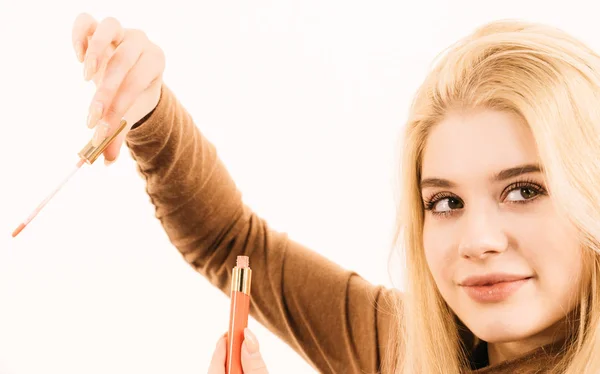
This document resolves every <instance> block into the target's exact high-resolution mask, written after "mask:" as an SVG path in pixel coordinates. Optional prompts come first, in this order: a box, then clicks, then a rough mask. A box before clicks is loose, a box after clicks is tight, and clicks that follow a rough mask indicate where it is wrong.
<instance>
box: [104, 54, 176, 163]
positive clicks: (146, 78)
mask: <svg viewBox="0 0 600 374" xmlns="http://www.w3.org/2000/svg"><path fill="white" fill-rule="evenodd" d="M157 49H158V48H157ZM163 64H164V59H162V51H160V49H158V51H157V52H144V53H142V55H141V56H140V59H139V60H138V62H137V64H135V66H134V67H133V68H132V69H131V70H130V71H129V74H128V75H127V77H126V78H125V80H124V81H123V83H121V86H120V87H119V90H118V92H117V94H116V96H115V98H114V99H113V101H112V103H111V106H110V107H108V109H107V110H106V112H105V114H104V116H103V118H102V119H101V120H100V121H99V123H100V124H101V123H103V122H104V123H107V124H108V125H109V128H110V129H111V130H113V131H114V129H116V127H117V126H118V125H119V123H120V121H121V118H123V117H125V119H126V120H128V122H129V123H128V128H127V130H129V129H130V128H131V126H133V125H134V123H133V122H132V120H129V119H127V116H126V114H127V113H128V111H129V109H130V108H131V106H132V105H133V103H135V102H136V100H138V99H140V100H143V99H141V96H142V94H143V93H144V91H145V90H146V89H147V88H148V87H152V85H153V84H158V82H159V78H160V76H161V72H162V69H163ZM155 91H156V92H158V94H160V90H155ZM155 99H156V98H152V100H151V99H150V98H146V100H148V101H156V100H155ZM144 109H148V108H144ZM144 114H145V113H143V114H142V115H140V113H132V116H133V117H134V118H141V117H142V116H143V115H144ZM99 129H100V130H99ZM96 131H100V132H101V133H100V134H98V140H99V141H102V140H103V139H104V138H105V137H106V136H107V133H102V128H101V127H99V128H97V129H96ZM126 133H127V131H123V132H122V133H121V134H119V136H117V138H116V139H115V140H114V141H113V142H111V143H110V144H109V145H108V147H107V148H106V150H105V151H104V157H105V159H106V160H108V161H114V160H116V159H117V157H118V156H119V153H120V150H121V145H122V144H123V140H124V139H125V136H126Z"/></svg>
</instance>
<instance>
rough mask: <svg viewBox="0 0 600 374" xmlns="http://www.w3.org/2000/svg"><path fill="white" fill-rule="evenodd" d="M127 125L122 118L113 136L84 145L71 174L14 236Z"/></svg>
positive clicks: (22, 224) (17, 229) (23, 223)
mask: <svg viewBox="0 0 600 374" xmlns="http://www.w3.org/2000/svg"><path fill="white" fill-rule="evenodd" d="M126 126H127V121H126V120H125V119H122V120H121V123H120V124H119V127H118V128H117V129H116V131H114V133H113V134H112V135H111V136H108V137H106V138H105V139H104V140H103V141H102V143H100V144H99V145H98V146H96V147H95V146H94V145H93V144H92V141H91V140H90V141H89V142H88V144H86V145H85V147H83V148H82V149H81V151H79V153H78V154H77V155H78V156H79V161H78V162H77V164H76V165H75V168H74V169H73V170H72V171H71V172H70V173H69V175H67V177H66V178H65V179H63V181H62V182H61V183H60V184H59V185H58V186H57V187H56V188H55V189H54V190H53V191H52V192H51V193H50V194H49V195H48V196H47V197H46V198H45V199H44V200H43V201H42V202H41V203H40V204H39V205H38V206H37V207H36V208H35V210H34V211H33V212H32V213H31V215H29V217H27V219H25V220H24V221H23V222H21V224H19V226H18V227H17V228H16V229H15V231H13V233H12V237H13V238H14V237H16V236H17V235H19V233H20V232H21V231H23V229H24V228H25V227H27V225H29V223H30V222H31V221H32V220H33V219H34V218H35V217H36V216H37V215H38V214H39V212H40V211H41V210H42V208H44V206H46V204H48V202H49V201H50V200H52V198H53V197H54V195H56V194H57V193H58V191H60V190H61V188H62V187H63V186H64V185H65V184H67V182H68V181H69V180H70V179H71V177H72V176H73V175H75V173H76V172H77V170H79V169H80V168H81V166H83V165H84V164H89V165H92V164H93V163H94V161H96V159H97V158H98V157H99V156H100V155H101V154H102V153H103V152H104V150H105V149H106V147H108V145H109V144H110V143H111V142H112V141H113V140H114V139H115V137H116V136H117V135H119V134H120V133H121V131H123V129H125V127H126Z"/></svg>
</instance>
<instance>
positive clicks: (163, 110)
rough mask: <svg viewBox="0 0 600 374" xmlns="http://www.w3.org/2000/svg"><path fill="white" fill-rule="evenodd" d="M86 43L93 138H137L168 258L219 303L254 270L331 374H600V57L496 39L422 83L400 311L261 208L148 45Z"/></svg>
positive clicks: (106, 24)
mask: <svg viewBox="0 0 600 374" xmlns="http://www.w3.org/2000/svg"><path fill="white" fill-rule="evenodd" d="M73 45H74V48H75V51H76V53H77V55H78V57H79V60H80V61H81V62H82V63H83V65H84V67H85V74H86V78H87V79H93V80H94V81H95V82H96V84H97V93H96V95H95V97H94V98H93V100H92V103H91V105H90V117H89V126H90V127H91V128H95V129H96V130H95V136H96V138H97V139H101V138H103V137H104V136H106V134H107V133H108V132H109V131H111V130H112V129H114V127H115V125H116V124H118V122H119V119H120V118H121V117H125V118H126V119H127V120H128V121H129V122H130V123H131V124H132V125H133V127H132V129H131V130H130V131H128V132H127V133H126V135H124V136H122V137H121V138H119V139H118V140H117V141H116V142H115V143H114V144H113V145H112V146H111V147H110V148H109V149H107V150H106V152H105V154H104V156H105V159H106V160H107V161H108V162H111V161H114V160H115V159H116V158H117V156H118V153H119V149H120V147H121V144H122V143H123V141H125V142H126V144H127V146H128V148H129V149H130V151H131V154H132V155H133V157H134V159H135V160H136V161H137V165H138V167H139V171H140V173H141V175H142V176H143V177H144V178H145V180H146V182H147V192H148V194H149V196H150V199H151V201H152V203H153V204H154V205H155V207H156V216H157V218H158V219H159V220H160V221H161V223H162V225H163V227H164V229H165V230H166V232H167V234H168V235H169V237H170V240H171V241H172V243H173V244H174V246H175V247H177V249H178V250H179V251H180V252H181V253H182V255H183V257H184V258H185V260H187V261H188V262H189V264H191V265H192V266H193V267H194V268H195V269H197V271H198V272H200V273H201V274H202V275H204V276H205V277H206V278H207V279H208V280H210V281H211V282H212V283H213V284H214V285H215V286H216V287H218V288H220V289H221V290H223V291H224V292H227V290H228V287H229V282H230V276H231V264H232V263H234V262H235V258H236V256H237V255H240V254H244V255H248V256H250V263H251V264H252V267H253V269H254V270H255V274H256V275H255V278H254V279H253V284H256V287H254V288H253V303H252V307H251V313H252V315H253V316H254V317H255V318H256V319H257V320H258V321H260V322H261V323H262V324H264V325H265V326H266V327H268V328H269V329H270V330H271V331H272V332H273V333H275V334H276V335H277V336H279V337H280V338H282V339H283V340H284V341H285V342H287V344H289V345H290V346H291V347H292V348H293V349H295V350H296V351H297V352H298V353H299V354H300V355H302V356H303V357H304V358H305V359H306V360H307V361H308V362H310V363H311V364H312V365H313V366H314V367H315V368H316V369H317V370H319V371H320V372H323V373H377V372H381V373H399V374H414V373H425V374H430V373H444V374H454V373H465V372H476V373H488V374H491V373H495V374H498V373H540V372H552V373H568V374H581V373H598V372H600V346H599V342H600V336H599V332H598V328H599V320H598V315H599V314H600V306H599V305H598V304H599V303H600V294H599V292H600V291H599V288H598V287H599V286H598V285H599V281H600V278H599V277H600V271H599V270H600V268H599V261H598V255H597V251H598V250H599V248H598V246H599V240H598V239H599V238H600V198H599V197H598V196H599V195H598V193H597V191H598V188H597V185H598V184H600V161H599V160H600V58H599V57H598V56H597V55H596V54H595V53H594V52H593V51H591V50H590V49H588V48H587V47H586V46H585V45H583V44H582V43H580V42H578V41H577V40H575V39H573V38H572V37H570V36H568V35H567V34H565V33H563V32H561V31H559V30H556V29H554V28H550V27H546V26H542V25H537V24H529V23H524V22H508V21H506V22H495V23H492V24H489V25H486V26H485V27H482V28H480V29H478V30H477V31H476V32H474V33H473V34H472V35H469V36H468V37H466V38H465V39H464V40H461V41H460V42H459V43H457V44H456V45H454V46H452V47H451V48H450V49H449V50H448V51H446V53H445V54H444V55H443V56H442V58H441V59H440V61H439V62H438V63H437V65H436V67H435V68H434V69H433V70H432V71H431V73H430V74H429V75H428V76H427V77H426V79H425V81H424V83H423V84H422V86H421V88H420V89H419V91H418V92H417V94H416V97H415V100H414V103H413V106H412V109H411V111H410V115H409V118H408V122H407V124H406V134H405V138H404V143H403V145H402V147H401V151H402V154H403V157H402V161H401V168H400V171H399V180H400V183H401V188H400V189H399V191H400V198H399V200H398V233H397V234H398V235H397V237H398V245H399V247H400V249H401V250H402V251H404V253H405V258H406V260H407V277H408V279H407V280H408V282H407V289H406V291H405V292H403V293H399V292H397V291H394V290H389V289H385V288H382V287H375V286H373V285H370V284H368V283H367V282H366V281H365V280H364V279H362V278H361V277H360V276H358V275H357V274H355V273H353V272H351V271H348V270H345V269H343V268H341V267H339V266H338V265H336V264H334V263H332V262H330V261H328V260H327V259H325V258H322V257H321V256H320V255H318V254H317V253H315V252H312V251H311V250H309V249H307V248H305V247H303V246H302V245H300V244H298V243H296V242H294V241H293V240H292V239H290V238H288V237H287V236H286V235H285V234H282V233H279V232H276V231H274V230H272V229H270V228H269V226H268V225H267V223H266V222H265V221H264V220H263V219H262V218H261V217H259V216H258V215H257V214H256V213H255V212H253V211H252V210H251V209H250V208H249V207H247V206H245V205H244V204H243V203H242V200H241V198H240V193H239V191H238V190H237V189H236V186H235V184H234V182H233V181H232V180H231V178H230V177H229V175H228V173H227V171H226V169H225V167H224V166H223V165H222V163H221V161H220V160H219V158H218V157H217V155H216V151H215V149H214V147H213V146H212V144H211V143H209V141H208V140H207V139H206V138H205V137H204V136H203V135H202V133H201V132H200V130H199V129H198V128H197V127H196V126H195V124H194V123H193V121H192V118H191V117H190V115H189V114H188V113H187V112H186V110H185V109H184V107H183V106H182V105H181V103H179V102H178V101H177V99H176V97H175V95H174V94H173V92H171V91H170V90H169V88H168V87H167V86H166V85H165V84H164V83H163V82H162V79H161V74H162V72H163V69H164V61H165V59H164V56H163V54H162V50H161V49H160V48H159V47H158V46H156V45H154V44H153V43H152V42H151V41H149V40H148V39H147V38H146V36H145V35H144V34H143V33H142V32H141V31H137V30H130V29H124V28H122V27H121V25H120V24H119V22H118V21H117V20H115V19H112V18H111V19H106V20H104V21H102V22H100V23H98V22H97V21H95V20H94V19H93V18H92V17H91V16H89V15H86V14H84V15H81V16H79V17H78V18H77V20H76V22H75V25H74V31H73ZM100 78H103V79H102V80H100ZM255 342H256V341H255V339H254V340H253V339H249V340H248V342H247V343H255ZM252 347H255V348H256V347H257V345H252ZM246 349H247V345H246ZM256 349H257V348H256ZM254 352H255V353H256V351H254ZM215 357H217V358H216V359H215V360H213V368H212V369H211V370H213V372H215V373H216V372H218V370H220V369H218V367H221V364H220V363H219V361H220V359H219V357H222V356H220V355H219V354H217V353H215ZM215 365H216V366H215ZM259 366H261V367H262V370H265V369H264V363H261V364H260V365H259ZM215 367H217V369H216V370H217V371H214V370H215V369H214V368H215ZM248 373H250V371H249V370H248Z"/></svg>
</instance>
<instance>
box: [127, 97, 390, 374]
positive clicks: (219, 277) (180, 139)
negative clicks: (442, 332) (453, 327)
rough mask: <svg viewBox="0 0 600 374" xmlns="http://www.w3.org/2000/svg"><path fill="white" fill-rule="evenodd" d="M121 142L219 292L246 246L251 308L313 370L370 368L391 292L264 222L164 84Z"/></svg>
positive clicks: (381, 345) (164, 218)
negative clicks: (152, 105) (155, 101)
mask: <svg viewBox="0 0 600 374" xmlns="http://www.w3.org/2000/svg"><path fill="white" fill-rule="evenodd" d="M126 143H127V146H128V147H129V149H130V151H131V154H132V156H133V158H134V159H135V160H136V162H137V165H138V170H139V172H140V173H141V175H142V176H143V178H144V179H145V180H146V190H147V193H148V195H149V197H150V201H151V202H152V204H154V206H155V208H156V217H157V218H158V219H159V220H160V222H161V223H162V225H163V227H164V229H165V230H166V233H167V234H168V237H169V238H170V240H171V242H172V243H173V245H174V246H175V247H176V248H177V249H178V250H179V251H180V252H181V253H182V255H183V257H184V258H185V260H186V261H187V262H188V263H189V264H191V265H192V266H193V267H194V268H195V269H196V270H197V271H198V272H200V273H201V274H202V275H203V276H205V277H206V278H207V279H208V280H209V281H210V282H211V283H212V284H213V285H215V286H216V287H218V288H219V289H220V290H222V291H223V292H225V293H226V294H228V293H229V289H230V282H231V270H232V267H233V266H234V264H235V259H236V257H237V256H238V255H246V256H249V257H250V266H251V267H252V269H253V279H252V304H251V314H252V316H253V317H254V318H256V319H257V320H258V321H259V322H260V323H262V324H263V325H265V326H266V327H267V328H269V329H270V330H271V331H273V332H274V333H275V334H276V335H277V336H279V337H280V338H281V339H283V340H284V341H285V342H287V344H289V345H290V346H291V347H292V348H293V349H294V350H296V351H297V352H298V353H300V354H301V355H302V356H303V357H304V358H305V359H306V360H308V362H310V363H311V364H312V365H313V366H314V367H315V368H317V369H318V370H319V371H321V372H324V373H355V372H356V373H359V372H361V373H362V372H370V373H373V372H376V371H378V370H380V363H381V360H382V357H384V356H383V355H384V354H385V351H386V344H387V339H388V331H389V330H390V327H391V323H393V319H392V318H391V317H392V315H393V308H392V307H391V303H390V301H391V300H392V299H391V297H397V295H396V294H395V293H393V292H392V291H388V290H386V289H384V288H383V287H376V286H373V285H371V284H369V283H368V282H366V281H365V280H364V279H363V278H361V277H360V276H358V275H357V274H355V273H353V272H351V271H347V270H344V269H342V268H341V267H340V266H338V265H336V264H334V263H332V262H331V261H329V260H327V259H325V258H324V257H322V256H320V255H319V254H317V253H316V252H313V251H311V250H310V249H308V248H305V247H304V246H302V245H300V244H299V243H296V242H294V241H293V240H291V239H290V238H288V237H287V236H286V234H284V233H280V232H277V231H275V230H273V229H271V228H269V226H268V224H267V222H266V221H265V220H264V219H262V218H261V217H259V216H258V215H257V214H256V213H254V212H253V211H252V210H251V209H250V208H249V207H248V206H246V205H245V204H244V203H243V201H242V197H241V194H240V191H238V189H237V188H236V185H235V183H234V181H233V180H232V179H231V177H230V175H229V174H228V172H227V170H226V168H225V166H224V165H223V163H222V162H221V160H220V159H219V157H218V155H217V152H216V149H215V147H214V146H213V145H212V144H211V143H210V142H209V141H208V140H207V139H206V138H205V137H204V136H203V135H202V134H201V132H200V131H199V130H198V128H197V127H196V125H195V124H194V121H193V119H192V118H191V116H190V115H189V114H188V112H187V111H186V110H185V108H184V107H183V106H182V105H181V103H180V102H179V101H178V100H177V98H176V97H175V95H174V94H173V92H171V90H170V89H169V88H168V87H167V86H165V85H163V87H162V92H161V97H160V100H159V102H158V105H157V107H156V108H155V110H154V111H153V112H151V113H150V114H149V115H147V116H146V117H145V118H143V119H142V120H140V121H139V122H138V123H137V124H136V125H134V127H133V129H132V130H131V131H130V132H129V133H128V135H127V139H126Z"/></svg>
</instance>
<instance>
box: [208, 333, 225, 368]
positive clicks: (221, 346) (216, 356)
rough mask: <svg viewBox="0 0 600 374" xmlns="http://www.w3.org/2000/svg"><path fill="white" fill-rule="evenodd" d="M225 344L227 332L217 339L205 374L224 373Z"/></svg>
mask: <svg viewBox="0 0 600 374" xmlns="http://www.w3.org/2000/svg"><path fill="white" fill-rule="evenodd" d="M226 346H227V334H225V335H223V336H222V337H221V339H219V341H218V343H217V346H216V348H215V351H214V353H213V356H212V359H211V361H210V366H209V367H208V372H207V374H225V356H226V355H227V351H226Z"/></svg>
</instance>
